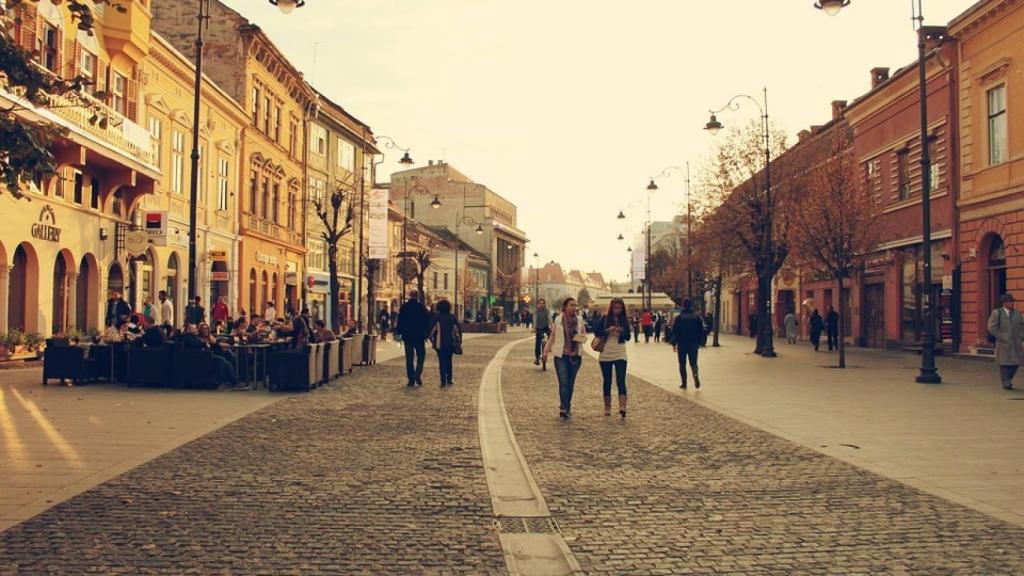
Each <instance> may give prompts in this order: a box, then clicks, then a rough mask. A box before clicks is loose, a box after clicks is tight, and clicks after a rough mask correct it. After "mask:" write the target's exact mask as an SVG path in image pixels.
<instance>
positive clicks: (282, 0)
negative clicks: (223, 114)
mask: <svg viewBox="0 0 1024 576" xmlns="http://www.w3.org/2000/svg"><path fill="white" fill-rule="evenodd" d="M270 3H271V4H273V5H275V6H277V7H279V8H280V9H281V12H284V13H285V14H287V13H289V12H291V11H292V9H294V8H297V7H301V6H302V5H303V4H305V0H270ZM197 5H198V8H199V11H198V13H197V14H196V42H195V44H196V53H195V69H196V74H195V80H194V84H193V91H192V100H193V106H192V154H191V156H190V160H191V164H192V165H191V166H190V172H191V176H192V181H191V182H190V183H189V194H188V198H189V208H188V303H189V304H190V305H195V302H196V283H197V282H198V279H199V263H198V262H197V258H196V227H197V223H196V220H197V219H198V212H197V210H198V207H199V131H200V123H199V112H200V108H201V104H202V98H201V94H202V88H203V44H204V39H203V34H204V32H205V31H206V25H207V24H206V22H207V20H209V19H210V0H198V1H197ZM187 309H188V308H187V307H186V310H187ZM186 320H187V317H186Z"/></svg>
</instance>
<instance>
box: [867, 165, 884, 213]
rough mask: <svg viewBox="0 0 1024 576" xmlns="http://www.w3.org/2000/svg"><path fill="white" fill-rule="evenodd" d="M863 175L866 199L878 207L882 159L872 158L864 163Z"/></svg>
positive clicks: (880, 197)
mask: <svg viewBox="0 0 1024 576" xmlns="http://www.w3.org/2000/svg"><path fill="white" fill-rule="evenodd" d="M864 175H865V179H866V182H867V186H866V187H865V190H866V192H867V194H868V197H869V198H870V199H871V201H872V203H873V204H874V205H876V206H877V205H880V204H881V203H882V159H881V158H872V159H871V160H868V161H867V162H865V163H864Z"/></svg>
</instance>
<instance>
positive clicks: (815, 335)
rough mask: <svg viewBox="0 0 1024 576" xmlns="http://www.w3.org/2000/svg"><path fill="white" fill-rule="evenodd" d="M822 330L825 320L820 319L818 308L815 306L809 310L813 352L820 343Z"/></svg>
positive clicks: (823, 329)
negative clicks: (812, 309) (812, 310)
mask: <svg viewBox="0 0 1024 576" xmlns="http://www.w3.org/2000/svg"><path fill="white" fill-rule="evenodd" d="M824 331H825V321H824V320H822V319H821V314H818V309H817V308H815V309H814V312H811V344H812V345H813V346H814V351H815V352H817V351H818V346H820V345H821V333H822V332H824Z"/></svg>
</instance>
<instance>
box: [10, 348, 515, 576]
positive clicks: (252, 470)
mask: <svg viewBox="0 0 1024 576" xmlns="http://www.w3.org/2000/svg"><path fill="white" fill-rule="evenodd" d="M514 339H515V336H499V337H492V338H481V339H477V340H472V341H470V342H468V343H467V346H466V354H465V355H464V356H462V357H460V358H459V359H458V360H457V362H456V366H455V382H456V385H455V386H454V387H452V388H450V389H447V390H442V389H440V388H439V387H438V385H437V382H438V380H437V372H436V370H437V363H436V359H435V357H434V355H433V354H430V355H429V360H428V363H427V369H426V372H425V374H424V386H423V387H422V388H421V389H407V388H406V387H405V378H404V366H403V363H402V361H401V360H394V361H390V362H385V363H383V364H378V365H377V366H376V367H375V368H372V369H367V370H359V371H357V372H355V373H354V375H353V376H351V377H345V378H342V379H341V380H339V381H337V382H336V383H335V384H332V385H330V386H327V387H325V388H322V389H320V390H317V391H315V392H313V393H310V394H303V395H298V396H294V397H291V398H288V399H286V400H284V401H282V402H278V403H277V404H274V405H272V406H269V407H267V408H265V409H263V410H261V411H259V412H256V413H254V414H251V415H249V416H247V417H245V418H242V419H240V420H238V421H236V422H234V423H232V424H230V425H228V426H225V427H223V428H221V429H219V430H216V431H214V432H212V433H210V434H208V435H206V436H204V437H202V438H200V439H198V440H195V441H193V442H191V443H189V444H186V445H184V446H181V447H180V448H178V449H176V450H174V451H172V452H169V453H167V454H165V455H163V456H161V457H159V458H157V459H155V460H152V461H151V462H148V463H146V464H143V465H142V466H139V467H138V468H135V469H134V470H131V471H129V472H127V473H125V474H123V475H121V476H119V477H117V478H115V479H113V480H111V481H109V482H106V483H104V484H102V485H100V486H97V487H96V488H94V489H92V490H89V491H88V492H85V493H83V494H80V495H78V496H76V497H74V498H72V499H70V500H68V501H66V502H64V503H62V504H59V505H57V506H55V507H53V508H51V509H49V510H47V511H45V512H43V513H42V514H40V515H38V516H36V517H34V518H32V519H30V520H28V521H26V522H23V523H21V524H19V525H17V526H15V527H13V528H10V529H8V530H7V531H6V532H3V533H2V534H0V574H2V575H4V576H6V575H9V574H31V575H38V574H71V573H76V574H78V573H101V574H146V573H151V574H174V575H181V574H214V573H216V574H225V573H245V574H302V575H306V574H339V575H346V576H348V575H356V574H373V575H377V574H432V575H440V574H473V575H488V574H505V563H504V559H503V555H502V549H501V546H500V544H499V541H498V537H497V533H496V531H495V530H494V527H493V517H492V512H491V500H490V496H489V493H488V490H487V484H486V480H485V473H484V470H483V466H482V464H481V461H480V446H479V439H478V435H477V418H476V412H477V400H478V398H477V393H478V389H479V381H480V378H481V376H482V373H483V369H484V367H485V366H486V364H487V363H488V362H489V361H490V360H491V359H492V358H493V357H494V354H495V353H496V351H497V350H498V349H499V348H500V347H501V346H502V345H504V344H505V343H507V342H509V341H511V340H514Z"/></svg>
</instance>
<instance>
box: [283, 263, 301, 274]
mask: <svg viewBox="0 0 1024 576" xmlns="http://www.w3.org/2000/svg"><path fill="white" fill-rule="evenodd" d="M284 271H285V272H290V273H292V274H296V273H298V271H299V263H298V262H296V261H294V260H289V261H287V262H285V263H284Z"/></svg>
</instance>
